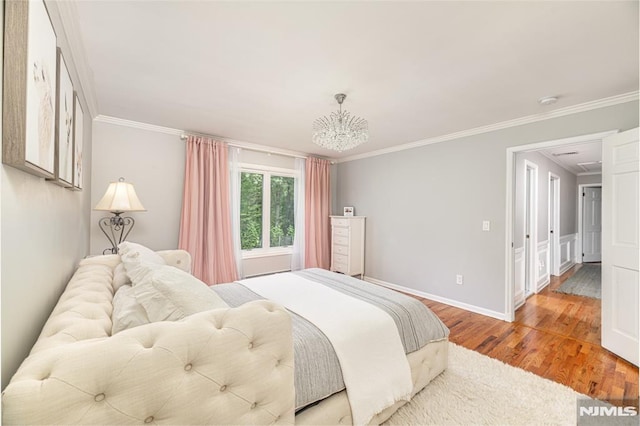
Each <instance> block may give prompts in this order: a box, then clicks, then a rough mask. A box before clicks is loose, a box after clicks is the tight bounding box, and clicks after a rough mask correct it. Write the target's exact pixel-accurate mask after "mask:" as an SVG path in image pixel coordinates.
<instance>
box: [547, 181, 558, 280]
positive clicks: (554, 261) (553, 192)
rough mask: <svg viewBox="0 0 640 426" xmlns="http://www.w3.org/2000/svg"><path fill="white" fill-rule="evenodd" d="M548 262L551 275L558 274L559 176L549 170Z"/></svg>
mask: <svg viewBox="0 0 640 426" xmlns="http://www.w3.org/2000/svg"><path fill="white" fill-rule="evenodd" d="M548 223H549V262H550V263H551V265H550V271H551V275H555V276H559V275H560V176H558V175H556V174H554V173H552V172H549V221H548Z"/></svg>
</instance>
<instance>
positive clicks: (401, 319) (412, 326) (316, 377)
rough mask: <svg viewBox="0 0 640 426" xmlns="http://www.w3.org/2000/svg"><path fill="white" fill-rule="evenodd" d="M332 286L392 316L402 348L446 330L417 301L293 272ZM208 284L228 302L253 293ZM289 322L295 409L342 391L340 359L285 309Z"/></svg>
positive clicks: (316, 273) (338, 277) (314, 272)
mask: <svg viewBox="0 0 640 426" xmlns="http://www.w3.org/2000/svg"><path fill="white" fill-rule="evenodd" d="M295 274H297V275H299V276H300V277H302V278H305V279H308V280H311V281H315V282H318V283H320V284H323V285H325V286H327V287H330V288H332V289H334V290H336V291H339V292H341V293H344V294H347V295H349V296H352V297H355V298H358V299H360V300H363V301H365V302H368V303H371V304H372V305H374V306H377V307H378V308H380V309H382V310H383V311H385V312H387V313H388V314H389V315H390V316H391V318H393V320H394V322H395V323H396V326H397V328H398V332H399V333H400V338H401V340H402V344H403V345H404V349H405V353H411V352H414V351H416V350H418V349H420V348H422V347H423V346H424V345H426V344H427V343H430V342H433V341H437V340H442V339H444V338H446V337H448V336H449V329H448V328H447V327H446V326H445V325H444V324H443V323H442V321H440V319H439V318H438V317H437V316H436V315H435V314H434V313H433V312H431V310H430V309H429V308H427V307H426V306H425V305H424V304H422V303H421V302H420V301H419V300H417V299H414V298H412V297H409V296H406V295H404V294H401V293H398V292H395V291H393V290H389V289H387V288H384V287H380V286H376V285H374V284H370V283H367V282H365V281H361V280H358V279H355V278H352V277H349V276H346V275H342V274H337V273H334V272H329V271H326V270H324V269H305V270H303V271H298V272H295ZM212 289H213V290H214V291H215V292H216V293H218V295H219V296H220V297H221V298H222V299H223V300H224V301H225V302H227V304H228V305H229V306H231V307H236V306H240V305H242V304H244V303H247V302H250V301H252V300H259V299H262V297H260V296H258V295H257V294H255V293H254V292H252V291H251V290H249V289H247V288H246V287H244V286H243V285H242V284H240V283H231V284H221V285H217V286H213V287H212ZM290 313H291V320H292V326H293V350H294V365H295V373H294V374H295V389H296V410H299V409H301V408H304V407H306V406H307V405H309V404H312V403H314V402H316V401H320V400H322V399H324V398H326V397H328V396H330V395H333V394H334V393H336V392H340V391H341V390H343V389H344V388H345V387H344V381H343V379H342V371H341V370H340V363H339V362H338V358H337V356H336V354H335V352H334V350H333V346H332V345H331V343H330V342H329V340H328V339H327V337H326V336H325V335H324V334H323V333H322V332H321V331H320V330H319V329H318V328H317V327H315V326H314V325H313V324H311V323H310V322H309V321H307V320H306V319H304V318H302V317H301V316H299V315H297V314H295V313H293V312H290Z"/></svg>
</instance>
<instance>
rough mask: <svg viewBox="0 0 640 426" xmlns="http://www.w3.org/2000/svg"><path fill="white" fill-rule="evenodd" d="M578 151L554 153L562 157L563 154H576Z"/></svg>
mask: <svg viewBox="0 0 640 426" xmlns="http://www.w3.org/2000/svg"><path fill="white" fill-rule="evenodd" d="M576 154H578V151H569V152H554V153H553V154H552V155H553V156H554V157H562V156H563V155H576Z"/></svg>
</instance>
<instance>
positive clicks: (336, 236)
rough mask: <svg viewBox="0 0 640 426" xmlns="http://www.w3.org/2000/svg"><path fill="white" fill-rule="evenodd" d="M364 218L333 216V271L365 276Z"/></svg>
mask: <svg viewBox="0 0 640 426" xmlns="http://www.w3.org/2000/svg"><path fill="white" fill-rule="evenodd" d="M364 219H365V217H364V216H352V217H346V216H331V270H332V271H334V272H341V273H343V274H346V275H351V276H353V275H360V276H364Z"/></svg>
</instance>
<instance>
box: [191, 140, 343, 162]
mask: <svg viewBox="0 0 640 426" xmlns="http://www.w3.org/2000/svg"><path fill="white" fill-rule="evenodd" d="M189 136H199V137H205V138H212V139H218V140H221V141H222V142H226V143H227V144H228V145H229V146H233V147H236V148H242V149H248V150H250V151H258V152H265V153H267V154H276V155H282V156H285V157H293V158H305V159H306V158H308V157H309V156H308V155H304V154H302V153H292V152H282V151H278V150H275V151H274V150H272V149H268V148H266V147H262V146H260V145H258V144H252V143H250V142H238V141H234V140H229V139H226V138H220V137H217V136H209V135H203V134H198V133H182V134H181V135H180V139H181V140H183V141H186V140H187V139H189ZM326 160H329V161H330V162H331V164H335V163H336V162H335V160H331V159H328V158H326Z"/></svg>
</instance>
